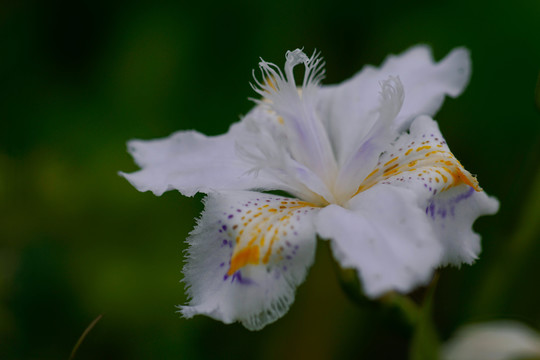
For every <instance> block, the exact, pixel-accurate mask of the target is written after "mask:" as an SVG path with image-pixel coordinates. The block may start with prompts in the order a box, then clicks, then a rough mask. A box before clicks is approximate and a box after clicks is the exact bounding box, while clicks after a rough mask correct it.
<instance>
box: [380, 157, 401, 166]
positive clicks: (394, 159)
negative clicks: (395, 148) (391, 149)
mask: <svg viewBox="0 0 540 360" xmlns="http://www.w3.org/2000/svg"><path fill="white" fill-rule="evenodd" d="M397 159H399V157H397V156H396V157H395V158H393V159H392V160H390V161H388V162H387V163H386V164H384V165H383V166H387V165H390V164H391V163H393V162H394V161H396V160H397Z"/></svg>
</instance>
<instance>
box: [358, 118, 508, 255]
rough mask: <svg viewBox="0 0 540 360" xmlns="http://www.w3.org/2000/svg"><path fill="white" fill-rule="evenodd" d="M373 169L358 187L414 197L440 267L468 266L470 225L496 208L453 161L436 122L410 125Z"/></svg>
mask: <svg viewBox="0 0 540 360" xmlns="http://www.w3.org/2000/svg"><path fill="white" fill-rule="evenodd" d="M376 169H377V170H378V171H377V172H376V173H375V174H374V176H372V177H371V178H370V179H368V181H366V183H365V184H363V186H364V187H369V186H373V184H375V183H382V184H390V185H392V186H397V187H404V188H407V189H410V190H412V191H414V192H415V193H416V194H417V195H418V196H417V201H418V206H419V208H421V209H423V210H424V211H425V214H426V217H427V218H428V219H429V222H430V224H431V225H432V227H433V229H434V231H435V233H436V235H437V239H438V240H439V241H441V243H442V245H443V246H444V256H443V259H442V263H441V265H444V264H447V263H451V264H455V265H460V264H461V263H467V264H470V263H472V262H473V261H474V260H475V259H476V258H477V256H478V254H479V253H480V236H479V235H478V234H476V233H475V232H474V231H473V229H472V225H473V223H474V221H475V220H476V219H477V218H478V217H479V216H482V215H488V214H494V213H496V212H497V210H498V208H499V203H498V201H497V200H496V199H494V198H491V197H488V196H487V195H486V193H485V192H484V191H482V189H481V188H480V187H479V186H478V182H477V181H476V179H475V178H474V177H473V176H472V175H471V174H470V173H469V172H468V171H467V170H465V169H464V168H463V166H462V165H461V164H460V162H459V161H458V160H457V159H456V158H455V157H454V155H453V154H452V153H451V151H450V149H449V148H448V145H447V143H446V141H445V140H444V138H443V136H442V134H441V133H440V131H439V128H438V126H437V123H436V122H435V121H433V120H432V119H431V118H429V117H427V116H421V117H418V118H417V119H415V120H414V122H413V123H412V125H411V129H410V133H404V134H402V135H401V136H400V138H399V139H397V140H396V142H395V143H393V144H392V145H391V146H389V147H388V149H387V151H386V152H385V153H384V154H383V155H382V156H381V158H380V159H379V167H378V168H376Z"/></svg>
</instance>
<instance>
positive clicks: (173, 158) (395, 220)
mask: <svg viewBox="0 0 540 360" xmlns="http://www.w3.org/2000/svg"><path fill="white" fill-rule="evenodd" d="M297 65H303V67H304V68H305V72H304V78H303V82H302V84H296V82H295V79H294V76H293V69H294V68H295V67H296V66H297ZM323 66H324V63H323V62H322V60H321V58H320V57H319V56H318V54H316V53H314V54H313V56H311V57H308V56H306V54H304V53H303V52H302V51H301V50H298V49H297V50H294V51H289V52H287V54H286V62H285V68H284V71H283V72H282V71H281V70H280V69H279V68H278V67H277V66H276V65H274V64H272V63H268V62H265V61H261V62H260V63H259V67H260V70H261V72H262V76H261V77H260V79H259V80H258V79H257V77H255V83H256V85H254V86H253V88H254V90H255V91H256V92H257V93H258V94H260V95H261V96H262V99H261V100H255V101H256V104H257V105H256V106H255V107H254V108H253V110H251V111H250V112H249V113H248V114H247V115H246V116H245V117H244V118H243V119H242V120H241V121H240V122H238V123H235V124H233V125H232V126H231V128H230V129H229V131H228V132H227V133H226V134H224V135H220V136H215V137H206V136H204V135H202V134H200V133H198V132H195V131H180V132H177V133H174V134H172V135H171V136H169V137H168V138H164V139H158V140H151V141H139V140H133V141H130V142H129V151H130V153H131V154H132V155H133V157H134V158H135V161H136V163H137V164H138V165H139V166H140V167H141V170H139V171H137V172H135V173H132V174H123V176H125V177H126V178H127V179H128V180H129V181H130V182H131V183H132V184H133V185H134V186H135V187H136V188H137V189H138V190H140V191H148V190H150V191H152V192H153V193H154V194H156V195H161V194H162V193H163V192H165V191H168V190H172V189H176V190H178V191H180V192H181V193H182V194H184V195H185V196H193V195H194V194H195V193H197V192H202V193H205V194H207V197H206V199H205V210H204V212H203V214H202V216H201V218H200V219H199V221H198V224H197V226H196V228H195V230H193V232H192V233H191V235H190V237H189V238H188V240H187V241H188V243H189V246H190V247H189V250H188V259H187V264H186V265H185V267H184V275H185V279H184V281H185V283H186V284H187V291H188V294H189V296H190V299H191V300H190V302H189V305H186V306H181V307H180V311H181V313H182V314H183V315H184V316H185V317H188V318H189V317H192V316H193V315H196V314H205V315H208V316H210V317H212V318H215V319H218V320H221V321H223V322H225V323H232V322H235V321H240V322H241V323H242V324H243V325H244V326H246V327H247V328H248V329H251V330H257V329H261V328H263V327H264V326H265V325H267V324H269V323H271V322H273V321H275V320H276V319H278V318H279V317H281V316H282V315H283V314H284V313H285V312H287V310H288V308H289V306H290V305H291V303H292V302H293V301H294V293H295V289H296V287H297V286H298V285H299V284H300V283H302V282H303V281H304V278H305V276H306V272H307V269H308V268H309V267H310V266H311V264H312V262H313V259H314V254H315V246H316V239H317V236H320V237H321V238H324V239H328V240H329V241H330V242H331V248H332V250H333V254H334V256H335V258H336V259H337V261H338V262H339V263H340V264H341V266H342V267H343V268H353V269H356V270H357V272H358V276H359V278H360V280H361V282H362V286H363V290H364V292H365V294H366V295H367V296H368V297H371V298H377V297H379V296H381V295H383V294H384V293H386V292H388V291H392V290H393V291H398V292H408V291H411V290H413V289H414V288H415V287H417V286H419V285H423V284H426V283H427V282H429V280H430V279H431V277H432V275H433V272H434V270H435V269H436V268H437V267H439V266H441V265H445V264H455V265H459V264H461V263H468V264H470V263H472V262H473V261H474V260H475V259H476V257H477V255H478V253H479V252H480V237H479V235H478V234H476V233H474V232H473V230H472V224H473V222H474V221H475V219H476V218H477V217H478V216H480V215H484V214H493V213H495V212H496V211H497V209H498V202H497V200H495V199H493V198H490V197H488V196H487V195H486V194H485V193H484V192H483V191H482V189H481V188H480V187H479V186H478V183H477V181H476V179H475V178H474V177H473V176H472V175H471V174H470V173H469V172H468V171H467V170H465V169H464V168H463V166H462V165H461V164H460V163H459V161H458V160H457V159H456V158H455V157H454V156H453V155H452V153H451V152H450V149H449V148H448V145H447V144H446V142H445V141H444V138H443V136H442V135H441V133H440V131H439V129H438V126H437V123H436V122H435V121H433V120H432V119H431V117H430V116H432V115H433V114H434V113H435V112H436V111H437V110H438V109H439V107H440V106H441V105H442V103H443V100H444V97H445V95H450V96H452V97H455V96H457V95H459V94H460V93H461V92H462V91H463V89H464V87H465V86H466V84H467V82H468V80H469V75H470V60H469V54H468V51H467V50H466V49H463V48H459V49H455V50H454V51H452V52H451V53H450V54H449V55H448V56H447V57H446V58H444V59H443V60H442V61H440V62H439V63H435V62H434V61H433V60H432V58H431V52H430V49H429V48H428V47H426V46H417V47H414V48H412V49H410V50H408V51H407V52H405V53H404V54H402V55H400V56H390V57H389V58H388V59H387V60H386V61H385V62H384V64H383V65H382V66H381V68H379V69H377V68H375V67H371V66H367V67H365V68H364V69H363V70H362V71H361V72H360V73H359V74H357V75H356V76H354V77H353V78H352V79H350V80H348V81H346V82H344V83H343V84H340V85H334V86H321V85H320V81H321V79H322V78H323V75H324V69H323ZM271 190H281V191H284V192H286V193H288V194H291V196H292V197H285V196H276V195H272V194H269V193H265V191H271Z"/></svg>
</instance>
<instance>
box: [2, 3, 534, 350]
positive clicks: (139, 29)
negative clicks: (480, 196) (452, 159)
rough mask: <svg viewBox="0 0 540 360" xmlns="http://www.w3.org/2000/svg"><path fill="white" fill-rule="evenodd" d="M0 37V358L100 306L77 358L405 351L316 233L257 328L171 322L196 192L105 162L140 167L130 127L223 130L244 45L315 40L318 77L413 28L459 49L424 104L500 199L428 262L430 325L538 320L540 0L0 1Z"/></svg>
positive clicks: (416, 35) (432, 41)
mask: <svg viewBox="0 0 540 360" xmlns="http://www.w3.org/2000/svg"><path fill="white" fill-rule="evenodd" d="M0 41H1V42H0V45H1V46H0V91H1V94H0V124H1V125H0V358H2V359H67V358H68V356H69V353H70V352H71V349H72V347H73V345H74V344H75V342H76V340H77V339H78V337H79V336H80V334H81V333H82V331H83V330H84V329H85V328H86V326H87V325H88V324H89V323H90V322H91V321H92V320H93V319H94V318H95V317H96V316H97V315H98V314H104V316H103V318H102V320H101V321H100V322H99V323H98V324H97V326H96V327H95V328H94V329H93V330H92V332H91V333H90V334H89V336H88V337H87V339H86V340H85V342H84V343H83V344H82V346H81V348H80V349H79V351H78V354H77V359H161V358H167V359H169V358H170V359H204V358H235V359H243V358H257V359H259V358H260V359H274V358H277V357H278V356H279V357H280V358H284V359H293V358H311V359H318V358H320V359H325V358H342V359H348V358H351V359H355V358H367V359H385V358H391V359H400V358H404V354H405V353H406V351H407V342H408V335H407V332H406V331H405V330H404V328H403V326H402V325H401V324H400V322H399V321H397V320H396V319H395V315H396V314H393V313H389V312H387V311H384V310H381V309H380V308H378V307H376V306H373V305H366V306H363V307H358V306H355V305H354V304H353V303H351V302H350V301H349V300H348V299H347V298H346V297H345V296H344V294H343V292H342V291H341V290H340V288H339V285H338V283H337V280H336V275H335V272H334V269H333V267H332V262H331V257H330V255H329V252H328V250H327V248H326V247H325V246H319V248H318V249H319V251H318V254H317V261H316V263H315V265H314V267H313V268H312V270H311V271H310V274H309V276H308V279H307V281H306V283H305V284H304V285H302V286H301V287H300V288H299V290H298V293H297V299H296V301H295V303H294V305H293V307H292V308H291V310H290V311H289V313H288V314H287V315H286V316H285V317H284V318H283V319H281V320H279V321H278V322H277V323H275V324H273V325H271V326H268V327H267V328H266V329H264V330H263V331H261V332H257V333H251V332H248V331H246V330H244V329H243V328H242V327H241V326H240V325H238V324H235V325H229V326H226V325H223V324H221V323H219V322H216V321H213V320H210V319H208V318H205V317H197V318H195V319H193V320H184V319H181V318H179V316H178V314H175V308H174V305H177V304H181V303H184V302H185V295H184V292H183V285H182V284H180V283H179V282H178V281H179V280H180V279H181V277H182V276H181V267H182V262H183V254H182V251H183V249H184V244H183V240H184V239H185V237H186V236H187V234H188V232H189V231H190V230H191V228H192V227H193V225H194V223H195V221H194V218H195V217H196V216H198V213H199V212H200V211H201V204H200V199H201V197H200V196H198V197H196V198H195V199H190V198H184V197H182V196H181V195H180V194H178V193H177V192H171V193H166V194H165V195H163V196H162V197H159V198H158V197H155V196H154V195H152V194H150V193H139V192H137V191H136V190H135V189H134V188H133V187H132V186H131V185H129V184H128V183H127V181H125V180H124V179H122V178H120V177H119V176H117V171H118V170H123V171H128V172H129V171H134V170H136V169H137V167H136V166H135V165H134V164H133V162H132V159H131V157H130V156H129V155H128V154H127V153H126V147H125V142H126V141H127V140H129V139H132V138H145V139H150V138H155V137H163V136H166V135H168V134H169V133H171V132H173V131H176V130H179V129H196V130H199V131H201V132H204V133H206V134H219V133H222V132H224V131H226V130H227V128H228V126H229V125H230V124H231V123H232V122H234V121H236V120H238V119H239V117H240V116H241V114H245V113H246V112H247V111H248V110H249V109H250V107H251V106H252V105H253V104H252V103H251V102H250V101H248V100H247V97H249V96H254V95H255V94H254V92H253V91H252V90H251V89H250V87H249V82H250V81H251V69H253V68H255V67H256V66H257V62H258V59H259V56H262V57H264V59H265V60H268V61H272V62H276V63H278V64H280V65H281V64H282V62H283V61H284V53H285V51H286V50H288V49H294V48H297V47H305V49H306V51H307V52H309V53H310V52H311V51H312V50H313V48H317V49H319V50H321V51H322V54H323V56H324V57H325V59H326V62H327V66H326V69H327V78H326V80H325V81H324V83H327V84H330V83H337V82H341V81H343V80H345V79H347V78H348V77H350V76H352V75H353V74H355V73H356V72H357V71H358V70H360V68H361V67H362V66H363V64H366V63H371V64H377V65H378V64H380V63H381V62H382V60H383V59H384V58H385V56H386V55H387V54H389V53H399V52H402V51H403V50H405V49H407V48H408V47H410V46H412V45H415V44H417V43H427V44H429V45H431V46H432V48H433V52H434V55H435V57H436V58H437V59H441V58H442V57H443V56H444V55H446V54H447V53H448V52H449V51H450V50H451V49H452V48H454V47H456V46H462V45H464V46H466V47H468V48H469V49H470V51H471V54H472V61H473V72H472V79H471V83H470V85H469V87H468V88H467V90H466V91H465V92H464V94H463V95H462V96H461V97H459V98H458V99H450V100H447V101H446V103H445V105H444V107H443V109H442V110H441V111H440V112H439V114H438V115H437V116H436V119H437V120H438V121H439V124H440V127H441V130H442V132H443V134H444V135H445V137H446V139H447V141H448V143H449V144H450V146H451V148H452V150H453V151H454V154H455V155H456V156H457V157H458V158H459V159H460V160H461V162H462V163H463V164H464V165H465V167H466V168H467V169H468V170H470V171H471V172H472V173H474V174H477V175H478V178H479V180H480V184H481V185H482V186H483V188H484V189H485V190H486V191H487V192H488V193H489V194H492V195H495V196H497V197H498V198H499V199H500V201H501V210H500V212H499V213H498V214H497V215H496V216H493V217H488V218H482V219H480V220H479V221H478V222H477V223H476V225H475V228H476V229H477V230H478V231H479V232H480V233H481V234H482V236H483V253H482V255H481V258H480V260H479V261H478V262H477V263H476V264H475V265H474V266H472V267H470V266H463V267H462V268H461V269H459V270H458V269H456V268H445V269H443V270H442V271H441V277H440V281H439V288H438V290H437V293H436V298H435V320H436V324H437V327H438V329H439V331H440V336H441V338H442V339H446V338H448V337H449V336H450V335H451V334H452V332H453V331H454V330H455V329H456V328H457V327H459V326H460V325H462V324H464V323H466V322H470V321H482V320H489V319H494V318H501V317H505V318H508V317H510V318H514V319H518V320H522V321H524V322H526V323H528V324H529V325H532V326H534V327H536V328H537V329H538V328H540V306H538V304H539V303H540V288H539V286H538V276H539V275H540V268H539V266H538V263H539V261H538V260H537V259H538V256H539V255H540V242H538V241H536V240H539V233H540V232H539V229H538V223H540V211H539V210H538V203H540V181H539V180H540V177H538V170H539V166H538V165H539V161H540V156H539V149H540V137H539V129H540V116H539V114H540V113H539V112H538V111H537V110H536V109H535V107H534V89H535V85H536V81H537V78H538V72H539V71H540V2H538V1H536V0H529V1H526V0H521V1H519V0H518V1H514V2H506V1H505V2H502V1H501V2H494V1H477V2H474V1H470V0H456V1H421V2H412V1H407V2H398V1H382V2H378V1H369V2H367V1H366V2H361V1H354V2H352V1H351V2H338V1H309V2H308V1H299V2H294V3H292V4H291V3H289V2H288V1H267V2H253V1H242V2H221V3H214V2H204V1H199V2H172V1H171V2H166V3H161V4H159V5H158V4H156V3H154V2H148V3H147V4H144V3H136V4H134V3H133V2H130V1H118V2H111V1H96V0H94V1H75V2H72V1H67V0H66V1H36V2H31V1H26V0H21V1H8V2H3V3H2V4H1V5H0ZM535 178H536V180H535ZM535 182H536V185H534V184H535ZM535 189H536V190H535ZM322 245H324V244H322Z"/></svg>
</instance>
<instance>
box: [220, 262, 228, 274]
mask: <svg viewBox="0 0 540 360" xmlns="http://www.w3.org/2000/svg"><path fill="white" fill-rule="evenodd" d="M224 266H225V263H224V262H222V263H221V264H219V267H224ZM225 276H227V275H225Z"/></svg>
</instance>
